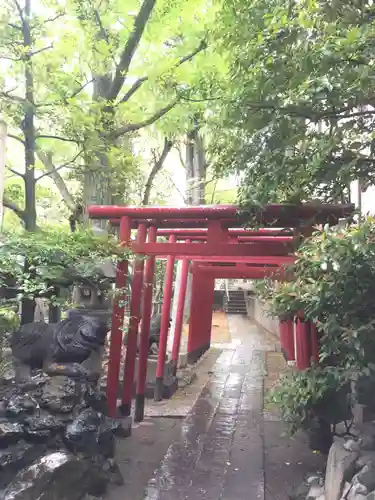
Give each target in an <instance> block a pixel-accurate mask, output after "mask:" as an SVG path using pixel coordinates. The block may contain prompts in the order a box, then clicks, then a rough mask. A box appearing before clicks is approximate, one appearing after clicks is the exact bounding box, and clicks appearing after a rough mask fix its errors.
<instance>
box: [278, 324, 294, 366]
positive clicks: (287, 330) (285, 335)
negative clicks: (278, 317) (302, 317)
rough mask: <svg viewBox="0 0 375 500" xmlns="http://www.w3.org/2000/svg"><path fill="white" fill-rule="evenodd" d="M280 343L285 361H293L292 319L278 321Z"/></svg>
mask: <svg viewBox="0 0 375 500" xmlns="http://www.w3.org/2000/svg"><path fill="white" fill-rule="evenodd" d="M280 344H281V351H282V353H283V354H284V357H285V361H294V360H295V353H294V324H293V321H292V320H287V321H280Z"/></svg>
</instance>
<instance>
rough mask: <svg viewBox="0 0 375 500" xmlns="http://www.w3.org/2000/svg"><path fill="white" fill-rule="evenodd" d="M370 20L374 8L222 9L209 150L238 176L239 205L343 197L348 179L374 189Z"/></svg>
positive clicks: (273, 5)
mask: <svg viewBox="0 0 375 500" xmlns="http://www.w3.org/2000/svg"><path fill="white" fill-rule="evenodd" d="M374 15H375V7H374V4H373V2H372V1H363V2H357V1H356V0H343V1H340V2H338V1H337V2H336V1H335V2H328V1H323V0H312V1H311V0H304V1H301V2H283V1H281V0H272V1H271V2H270V1H268V0H267V1H265V0H252V1H251V2H243V1H240V0H229V1H225V2H222V8H221V10H220V12H219V14H218V17H217V23H216V30H215V33H214V36H216V40H217V43H219V44H221V45H220V46H221V48H222V50H223V51H226V56H227V60H228V62H229V67H230V71H229V74H228V79H227V86H226V88H227V91H226V93H225V99H224V101H223V106H222V109H221V114H220V116H219V117H218V120H217V140H216V141H215V142H214V143H213V145H212V149H213V151H212V153H213V156H214V162H215V165H216V168H217V169H218V171H219V172H221V171H227V172H228V171H229V172H234V171H236V172H240V173H241V175H242V178H243V183H242V189H241V199H242V201H243V202H244V203H245V202H249V201H252V202H259V203H261V204H264V203H266V202H270V201H296V200H307V199H314V198H317V197H319V198H325V199H327V200H346V199H347V198H348V186H349V183H350V182H351V181H352V180H355V179H358V178H360V179H362V181H363V182H364V184H366V183H373V182H374V180H375V168H374V159H375V158H374V147H375V143H374V134H373V121H374V108H373V81H374V77H375V66H374V62H373V52H374V40H375V38H374V34H375V31H374V29H375V25H374ZM219 132H220V134H219Z"/></svg>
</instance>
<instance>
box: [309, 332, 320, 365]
mask: <svg viewBox="0 0 375 500" xmlns="http://www.w3.org/2000/svg"><path fill="white" fill-rule="evenodd" d="M310 337H311V358H312V360H313V362H314V365H315V366H316V365H317V364H318V363H319V339H318V330H317V328H316V325H314V323H311V326H310Z"/></svg>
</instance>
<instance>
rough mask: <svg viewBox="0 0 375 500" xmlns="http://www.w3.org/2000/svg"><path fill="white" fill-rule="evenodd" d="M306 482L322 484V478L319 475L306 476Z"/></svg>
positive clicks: (314, 484) (316, 484) (311, 484)
mask: <svg viewBox="0 0 375 500" xmlns="http://www.w3.org/2000/svg"><path fill="white" fill-rule="evenodd" d="M307 484H310V486H323V478H322V477H320V476H310V477H308V478H307Z"/></svg>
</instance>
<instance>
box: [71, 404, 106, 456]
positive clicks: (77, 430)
mask: <svg viewBox="0 0 375 500" xmlns="http://www.w3.org/2000/svg"><path fill="white" fill-rule="evenodd" d="M100 424H101V419H100V415H99V414H98V413H97V412H96V411H94V410H92V409H90V408H89V409H86V410H83V411H82V412H81V413H80V414H79V415H78V416H77V417H76V418H75V419H74V420H73V422H72V423H71V424H69V425H68V426H67V428H66V430H65V434H64V442H65V445H66V447H67V448H68V449H69V450H70V451H72V452H73V453H78V452H81V453H84V454H85V455H87V456H92V455H94V454H96V453H97V449H98V443H97V434H98V430H99V427H100Z"/></svg>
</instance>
